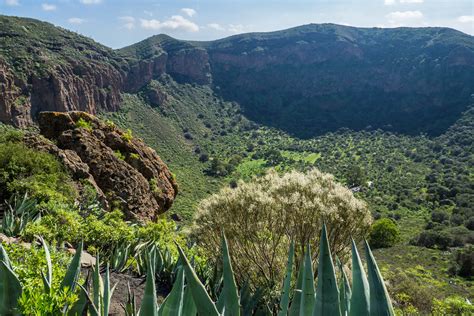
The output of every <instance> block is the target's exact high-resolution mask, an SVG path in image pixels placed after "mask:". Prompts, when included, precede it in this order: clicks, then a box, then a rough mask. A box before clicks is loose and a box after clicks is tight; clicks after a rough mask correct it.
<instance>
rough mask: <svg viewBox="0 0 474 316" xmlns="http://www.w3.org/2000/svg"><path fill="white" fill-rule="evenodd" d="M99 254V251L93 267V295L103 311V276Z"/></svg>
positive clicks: (96, 304)
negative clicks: (101, 274)
mask: <svg viewBox="0 0 474 316" xmlns="http://www.w3.org/2000/svg"><path fill="white" fill-rule="evenodd" d="M99 259H100V258H99V254H98V253H97V256H96V259H95V262H96V264H95V267H94V269H93V274H92V296H93V299H94V300H93V302H94V306H95V307H96V309H97V310H98V311H99V312H101V311H102V299H101V297H102V293H103V284H102V277H101V276H100V260H99Z"/></svg>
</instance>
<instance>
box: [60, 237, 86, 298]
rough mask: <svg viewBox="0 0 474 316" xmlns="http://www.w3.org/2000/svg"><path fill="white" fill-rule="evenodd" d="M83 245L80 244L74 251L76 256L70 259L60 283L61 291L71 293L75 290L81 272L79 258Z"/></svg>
mask: <svg viewBox="0 0 474 316" xmlns="http://www.w3.org/2000/svg"><path fill="white" fill-rule="evenodd" d="M82 248H83V243H82V242H81V243H80V244H79V246H78V247H77V249H76V254H75V255H74V257H73V258H72V261H71V263H70V264H69V267H68V268H67V271H66V275H65V276H64V279H63V280H62V282H61V286H60V288H61V290H64V289H65V288H68V289H69V291H71V292H73V291H74V290H75V288H76V282H77V279H78V278H79V274H80V272H81V256H82Z"/></svg>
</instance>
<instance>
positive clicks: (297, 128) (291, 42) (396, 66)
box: [120, 24, 474, 138]
mask: <svg viewBox="0 0 474 316" xmlns="http://www.w3.org/2000/svg"><path fill="white" fill-rule="evenodd" d="M155 51H160V52H166V54H168V55H170V56H172V55H179V56H186V58H188V59H191V61H189V62H188V65H189V67H188V68H192V69H193V72H196V71H197V70H199V69H201V74H202V76H203V77H205V76H208V77H211V78H212V86H213V88H214V90H215V91H216V92H217V93H219V94H220V95H221V96H222V97H223V98H224V99H226V100H230V101H237V102H238V103H239V104H240V105H241V106H242V109H243V111H244V113H245V115H246V116H247V117H248V118H250V119H252V120H254V121H256V122H258V123H262V124H264V125H268V126H272V127H276V128H279V129H282V130H285V131H286V132H288V133H290V134H293V135H296V136H298V137H305V138H307V137H311V136H314V135H318V134H321V133H324V132H327V131H335V130H337V129H339V128H341V127H347V128H351V129H355V130H362V129H365V128H368V129H376V128H382V129H385V130H389V131H394V132H401V133H406V134H419V133H420V132H423V133H428V134H430V135H439V134H441V133H443V132H444V131H445V130H446V129H447V128H449V126H450V125H451V124H453V123H454V122H455V121H456V120H457V119H458V118H459V116H460V114H461V112H462V111H464V110H465V109H466V108H467V105H468V104H469V102H470V101H469V100H470V95H471V94H472V93H473V92H474V38H473V37H472V36H469V35H466V34H463V33H461V32H458V31H455V30H452V29H447V28H396V29H378V28H371V29H369V28H355V27H347V26H340V25H334V24H321V25H317V24H312V25H305V26H301V27H296V28H293V29H288V30H283V31H277V32H270V33H250V34H242V35H236V36H232V37H229V38H225V39H222V40H217V41H212V42H184V41H178V40H175V39H172V38H169V37H167V36H163V35H159V36H154V37H151V38H149V39H146V40H144V41H142V42H140V43H138V44H135V45H132V46H130V47H127V48H124V49H122V50H120V53H121V54H122V55H123V56H129V58H145V60H149V59H150V58H152V56H153V52H155ZM197 51H198V52H199V58H195V57H193V55H194V54H196V52H197ZM150 54H151V55H150ZM208 64H209V66H208ZM171 74H172V75H173V73H171ZM173 77H174V78H175V79H176V80H178V81H192V82H198V83H202V82H203V81H196V80H193V77H196V75H194V76H193V77H190V76H187V77H186V76H182V75H181V74H176V75H173Z"/></svg>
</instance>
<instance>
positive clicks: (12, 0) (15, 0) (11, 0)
mask: <svg viewBox="0 0 474 316" xmlns="http://www.w3.org/2000/svg"><path fill="white" fill-rule="evenodd" d="M5 4H6V5H8V6H15V5H20V1H19V0H5Z"/></svg>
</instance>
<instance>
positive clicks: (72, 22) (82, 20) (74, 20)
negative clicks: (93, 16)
mask: <svg viewBox="0 0 474 316" xmlns="http://www.w3.org/2000/svg"><path fill="white" fill-rule="evenodd" d="M67 21H68V22H69V23H71V24H82V23H84V22H85V21H86V20H84V19H81V18H69V19H67Z"/></svg>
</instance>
